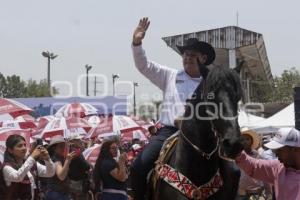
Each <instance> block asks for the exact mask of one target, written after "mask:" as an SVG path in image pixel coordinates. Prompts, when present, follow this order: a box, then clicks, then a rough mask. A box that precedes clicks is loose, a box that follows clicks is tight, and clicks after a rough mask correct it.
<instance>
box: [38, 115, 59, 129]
mask: <svg viewBox="0 0 300 200" xmlns="http://www.w3.org/2000/svg"><path fill="white" fill-rule="evenodd" d="M54 118H55V117H54V116H53V115H47V116H43V117H39V118H37V119H36V123H37V129H42V128H45V127H46V126H47V124H48V123H49V122H51V121H52V120H53V119H54Z"/></svg>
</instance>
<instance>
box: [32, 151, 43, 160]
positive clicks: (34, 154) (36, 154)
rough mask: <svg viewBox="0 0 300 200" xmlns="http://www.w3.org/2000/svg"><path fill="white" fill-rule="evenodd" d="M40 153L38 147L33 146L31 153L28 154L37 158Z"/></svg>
mask: <svg viewBox="0 0 300 200" xmlns="http://www.w3.org/2000/svg"><path fill="white" fill-rule="evenodd" d="M40 155H41V150H40V148H35V149H34V150H33V151H32V153H31V154H30V156H31V157H33V158H34V159H35V160H36V159H38V158H39V156H40Z"/></svg>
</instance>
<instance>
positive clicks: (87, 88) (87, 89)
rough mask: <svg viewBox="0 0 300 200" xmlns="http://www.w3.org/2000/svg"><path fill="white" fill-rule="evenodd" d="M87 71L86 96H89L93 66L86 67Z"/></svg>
mask: <svg viewBox="0 0 300 200" xmlns="http://www.w3.org/2000/svg"><path fill="white" fill-rule="evenodd" d="M85 69H86V96H89V71H90V70H91V69H92V66H91V65H85Z"/></svg>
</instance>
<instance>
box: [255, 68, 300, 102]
mask: <svg viewBox="0 0 300 200" xmlns="http://www.w3.org/2000/svg"><path fill="white" fill-rule="evenodd" d="M299 84H300V73H299V71H298V70H296V69H295V68H291V69H289V70H284V71H283V73H282V74H281V76H276V77H275V78H274V87H270V86H268V85H266V84H261V83H260V82H259V81H258V83H257V84H255V83H254V84H253V87H255V88H256V89H257V94H256V96H255V97H254V98H252V99H251V100H252V101H256V102H286V103H291V102H293V101H294V100H293V93H294V90H293V88H294V87H295V86H297V85H299Z"/></svg>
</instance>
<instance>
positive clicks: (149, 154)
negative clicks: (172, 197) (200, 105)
mask: <svg viewBox="0 0 300 200" xmlns="http://www.w3.org/2000/svg"><path fill="white" fill-rule="evenodd" d="M149 25H150V21H149V20H148V18H142V19H140V21H139V23H138V25H137V27H136V29H135V30H134V32H133V38H132V45H131V47H132V54H133V58H134V62H135V66H136V68H137V70H138V71H139V72H141V73H142V74H143V75H144V76H145V77H146V78H147V79H149V80H150V81H151V82H152V83H153V84H154V85H156V86H157V87H158V88H159V89H161V90H162V92H163V102H162V109H161V110H162V113H160V119H159V120H160V123H161V124H162V127H161V128H160V129H158V130H157V131H156V135H155V136H152V137H151V139H150V141H149V143H148V144H147V145H146V146H145V148H144V150H143V151H142V152H141V153H140V154H139V155H138V157H137V159H135V161H134V162H133V164H132V168H131V172H130V173H131V177H132V189H133V194H134V199H135V200H144V199H145V194H146V190H147V185H146V183H147V181H146V177H147V174H148V173H149V171H150V170H151V169H152V168H153V167H154V162H155V161H156V160H157V158H158V155H159V152H160V150H161V147H162V145H163V143H164V141H165V140H166V139H167V138H168V137H170V136H171V135H173V134H174V133H175V132H176V131H177V130H178V129H177V128H176V127H175V124H174V121H175V119H177V118H178V117H181V116H182V115H183V114H184V111H185V105H186V100H187V99H190V98H192V96H193V94H194V91H195V89H196V88H197V87H198V85H199V84H200V83H201V82H202V79H203V77H204V76H206V74H207V72H208V70H207V68H206V66H207V65H210V64H211V63H212V62H213V61H214V59H215V50H214V48H213V47H212V46H211V45H210V44H208V43H206V42H202V41H199V40H198V39H197V38H189V39H188V40H186V41H182V44H183V46H177V49H178V52H179V53H180V55H181V56H182V64H183V69H181V70H177V69H173V68H170V67H167V66H164V65H160V64H158V63H156V62H152V61H150V60H148V58H147V56H146V53H145V50H144V49H143V46H142V41H143V39H144V37H145V35H146V31H147V29H148V27H149Z"/></svg>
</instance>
